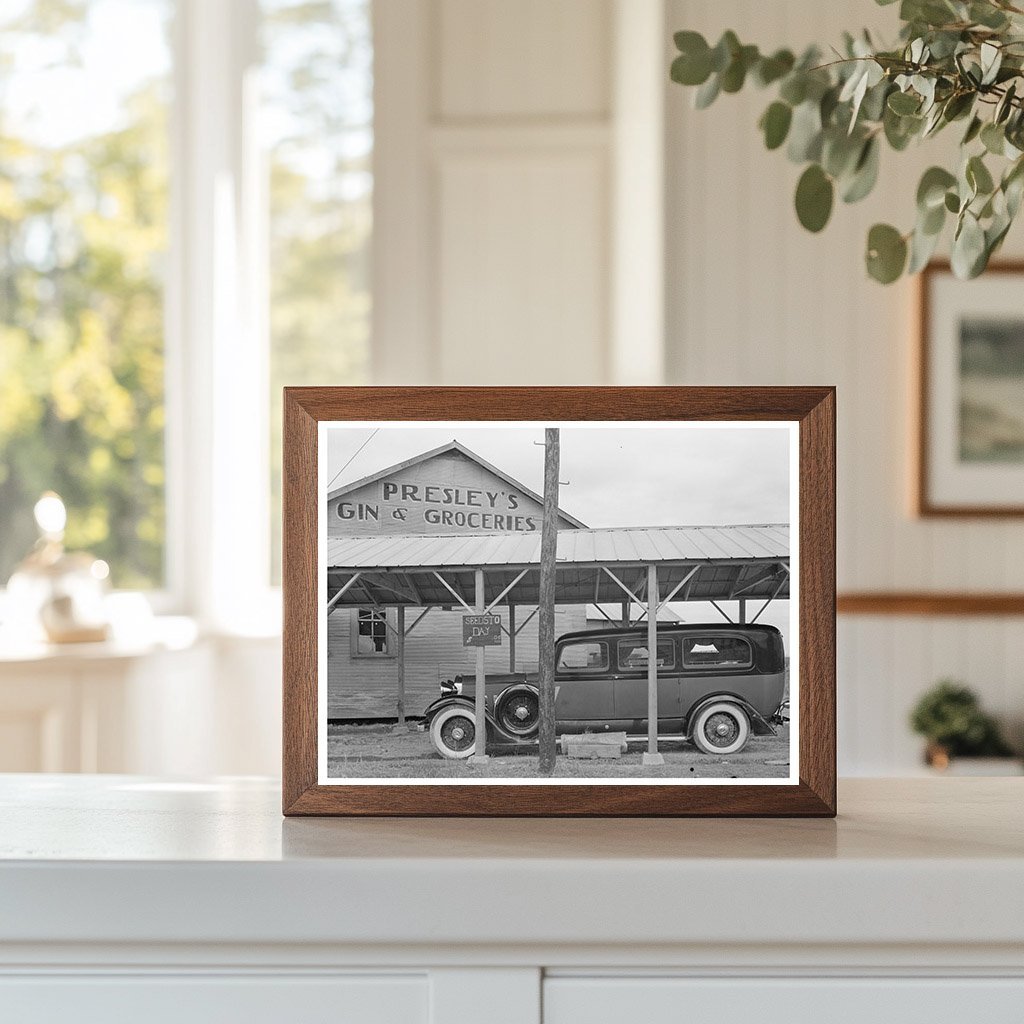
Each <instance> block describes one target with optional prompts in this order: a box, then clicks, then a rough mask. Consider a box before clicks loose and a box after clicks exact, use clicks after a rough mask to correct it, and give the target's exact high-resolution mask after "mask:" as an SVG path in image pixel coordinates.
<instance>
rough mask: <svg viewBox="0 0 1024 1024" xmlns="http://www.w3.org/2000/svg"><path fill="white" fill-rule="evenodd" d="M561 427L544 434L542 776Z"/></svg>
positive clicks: (550, 728)
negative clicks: (559, 429) (559, 430)
mask: <svg viewBox="0 0 1024 1024" xmlns="http://www.w3.org/2000/svg"><path fill="white" fill-rule="evenodd" d="M558 461H559V432H558V428H557V427H554V428H548V429H546V430H545V431H544V519H543V522H542V525H541V531H540V608H539V610H538V613H537V615H538V620H539V633H540V637H539V640H538V647H539V659H538V666H537V667H538V669H539V673H538V675H539V680H538V681H539V684H540V686H539V688H540V726H539V732H538V738H539V741H540V774H541V775H551V774H553V773H554V770H555V557H556V554H557V550H558Z"/></svg>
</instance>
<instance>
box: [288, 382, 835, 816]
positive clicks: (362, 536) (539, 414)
mask: <svg viewBox="0 0 1024 1024" xmlns="http://www.w3.org/2000/svg"><path fill="white" fill-rule="evenodd" d="M284 481H285V487H284V518H283V529H284V537H283V549H284V574H283V580H284V813H285V814H290V815H316V814H337V815H481V816H495V815H586V816H606V815H633V816H666V815H803V816H811V815H813V816H832V815H834V814H835V809H836V803H835V735H836V731H835V393H834V390H833V389H832V388H287V389H286V390H285V401H284Z"/></svg>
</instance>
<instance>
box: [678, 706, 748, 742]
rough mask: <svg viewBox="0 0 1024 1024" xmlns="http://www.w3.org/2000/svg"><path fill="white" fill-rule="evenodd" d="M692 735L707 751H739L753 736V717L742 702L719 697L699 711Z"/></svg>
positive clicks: (694, 740)
mask: <svg viewBox="0 0 1024 1024" xmlns="http://www.w3.org/2000/svg"><path fill="white" fill-rule="evenodd" d="M690 738H691V739H692V740H693V742H694V745H695V746H696V747H697V749H698V750H699V751H701V753H703V754H735V753H736V752H737V751H740V750H742V749H743V748H744V747H745V746H746V745H747V740H749V739H750V719H749V718H748V717H747V713H746V712H745V711H744V710H743V708H741V707H740V706H739V705H738V704H733V703H732V701H727V700H716V701H714V702H713V703H711V704H708V705H707V706H706V707H703V708H701V709H700V711H698V712H697V717H696V718H695V719H694V722H693V729H692V730H691V731H690Z"/></svg>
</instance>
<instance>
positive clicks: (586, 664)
mask: <svg viewBox="0 0 1024 1024" xmlns="http://www.w3.org/2000/svg"><path fill="white" fill-rule="evenodd" d="M607 667H608V645H607V644H606V643H605V642H604V641H603V640H582V641H580V642H579V643H569V644H563V645H562V648H561V650H560V651H559V654H558V671H559V672H586V671H593V670H597V669H605V668H607Z"/></svg>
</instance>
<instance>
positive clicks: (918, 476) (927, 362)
mask: <svg viewBox="0 0 1024 1024" xmlns="http://www.w3.org/2000/svg"><path fill="white" fill-rule="evenodd" d="M1010 276H1015V277H1018V278H1022V276H1024V261H1011V260H1002V261H998V262H993V263H990V264H989V266H988V268H987V269H986V270H985V274H984V275H983V277H982V278H979V279H976V280H974V281H957V279H956V278H954V277H953V275H952V270H951V268H950V265H949V263H948V261H944V260H936V261H934V262H932V263H930V264H929V265H928V266H927V267H925V269H924V270H923V271H922V272H921V274H920V275H919V277H918V281H917V338H916V345H915V348H914V352H915V356H916V359H915V365H914V368H913V373H914V378H915V383H916V416H915V421H914V426H915V434H916V436H915V437H914V439H913V443H912V446H911V450H912V452H913V457H914V466H913V475H912V480H913V489H912V508H913V511H914V513H915V514H916V515H917V516H919V517H920V518H925V519H927V518H945V519H1004V518H1014V517H1020V516H1024V502H1020V501H1018V500H1011V501H1003V500H999V501H991V500H990V501H988V502H986V501H982V500H979V495H984V493H985V487H986V479H987V477H988V475H989V472H988V471H986V467H985V466H983V465H980V466H978V467H968V468H967V469H966V470H964V471H962V472H961V474H960V475H961V476H962V477H963V479H962V480H961V482H960V483H959V492H960V494H962V495H963V496H962V497H957V496H952V497H951V496H950V494H949V493H948V492H950V491H951V490H952V489H955V488H956V487H957V484H956V483H955V481H956V479H957V475H956V473H955V470H953V469H952V468H950V466H949V465H948V464H950V463H952V461H953V458H952V456H951V455H950V453H949V452H950V450H951V448H952V443H951V442H950V440H949V438H948V437H947V435H949V434H950V421H951V418H952V417H953V415H954V413H953V410H952V408H951V405H952V403H953V402H954V401H955V395H953V384H952V381H951V380H949V379H947V378H949V377H951V375H952V372H953V371H952V364H951V360H952V359H953V358H955V356H956V353H952V352H950V351H946V350H948V349H949V348H950V345H949V344H948V339H946V341H945V342H944V343H943V345H942V346H940V347H942V348H943V354H944V355H945V357H946V358H940V357H939V354H938V353H936V351H935V349H936V337H937V334H939V333H941V335H942V337H943V338H944V339H945V338H946V334H947V333H948V332H947V331H946V330H945V329H944V327H945V325H946V319H947V317H948V314H949V312H950V309H949V308H948V307H949V306H952V308H953V309H954V310H956V309H959V311H960V312H961V313H964V312H967V311H969V310H972V309H974V308H976V309H977V310H982V309H983V308H984V306H985V304H986V301H988V297H989V295H990V293H991V290H992V289H998V288H1001V287H1003V286H1004V285H1005V283H1006V278H1007V277H1010ZM1021 284H1024V279H1022V280H1018V281H1017V282H1016V283H1015V286H1016V287H1017V288H1018V290H1019V288H1020V285H1021ZM939 287H942V288H944V289H949V288H951V287H952V288H955V289H957V290H958V292H959V293H960V294H961V295H962V297H961V298H950V299H946V297H945V295H942V296H940V295H938V294H937V290H938V288H939ZM1006 294H1007V303H1008V304H1009V306H1011V307H1012V306H1013V305H1014V304H1016V303H1017V302H1018V300H1017V298H1016V296H1015V295H1014V294H1013V293H1012V292H1010V290H1009V289H1007V293H1006ZM968 297H971V298H970V299H969V298H968ZM940 300H941V301H940ZM971 301H973V302H975V303H976V306H972V305H971ZM1007 312H1008V310H1007ZM992 315H993V318H995V317H996V316H999V315H1001V314H999V313H993V314H992ZM1017 317H1018V314H1017V313H1016V312H1014V319H1017ZM1020 320H1021V322H1022V323H1024V315H1020ZM943 367H945V369H943ZM936 391H939V392H941V393H942V394H944V395H945V401H941V400H939V401H937V400H936ZM961 400H962V399H961ZM940 423H941V426H940ZM959 429H960V431H961V436H962V435H963V431H964V429H965V428H964V426H963V425H962V424H961V425H960V428H959ZM944 437H945V438H946V441H945V442H943V441H942V440H941V439H942V438H944ZM942 452H945V454H941V453H942ZM980 461H981V460H979V462H980ZM937 467H938V470H939V471H937ZM1012 471H1013V474H1014V476H1016V475H1017V474H1018V473H1019V476H1020V480H1021V481H1022V482H1024V463H1021V464H1020V468H1019V470H1018V469H1017V468H1016V467H1012ZM979 473H984V474H985V476H979V475H978V474H979ZM1004 475H1005V474H1004ZM937 478H941V479H937ZM947 481H949V482H947ZM1022 486H1024V483H1022ZM939 491H943V492H946V493H945V494H944V493H939Z"/></svg>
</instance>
